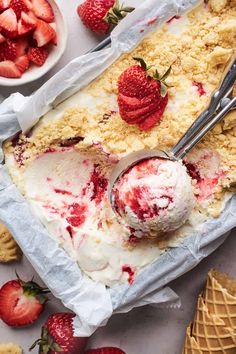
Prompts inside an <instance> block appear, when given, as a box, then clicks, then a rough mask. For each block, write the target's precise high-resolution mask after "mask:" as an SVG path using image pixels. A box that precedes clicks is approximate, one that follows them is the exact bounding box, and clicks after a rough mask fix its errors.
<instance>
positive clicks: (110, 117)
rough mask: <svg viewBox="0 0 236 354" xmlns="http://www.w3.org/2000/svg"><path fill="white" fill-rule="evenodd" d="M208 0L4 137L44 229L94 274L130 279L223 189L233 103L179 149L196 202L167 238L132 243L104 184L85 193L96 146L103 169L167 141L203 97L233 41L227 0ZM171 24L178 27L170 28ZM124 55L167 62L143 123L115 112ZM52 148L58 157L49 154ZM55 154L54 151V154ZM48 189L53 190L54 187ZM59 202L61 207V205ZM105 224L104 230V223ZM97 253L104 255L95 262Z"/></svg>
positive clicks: (230, 156)
mask: <svg viewBox="0 0 236 354" xmlns="http://www.w3.org/2000/svg"><path fill="white" fill-rule="evenodd" d="M213 4H214V2H211V3H210V6H207V7H206V6H205V5H202V6H201V7H200V8H198V9H196V10H194V11H192V12H191V13H190V14H189V15H188V16H187V17H184V18H174V19H172V21H171V22H168V23H167V24H166V25H165V26H163V27H162V28H161V29H159V30H158V31H156V32H153V33H152V34H151V35H150V36H148V37H147V38H146V39H145V40H144V41H143V42H142V43H141V44H140V45H139V46H138V47H137V48H136V49H135V51H134V52H133V53H130V54H126V55H124V56H122V57H121V58H120V60H118V61H117V62H116V63H115V64H114V65H112V66H111V67H110V68H109V69H108V70H107V71H106V72H105V73H104V74H103V75H102V76H100V77H99V78H98V79H96V80H95V81H94V82H93V83H91V84H90V85H89V86H88V87H86V88H85V89H83V90H82V91H80V92H79V93H78V94H76V95H74V96H73V97H72V98H70V99H68V100H67V101H66V102H65V103H63V104H61V105H59V106H58V107H57V108H56V109H55V110H53V111H51V112H49V113H48V114H47V115H45V116H44V118H43V119H42V120H41V122H40V123H39V124H38V125H37V126H36V127H35V128H34V129H33V130H32V131H31V132H30V134H29V135H27V136H26V135H21V136H20V137H18V138H17V139H15V141H13V143H10V142H8V143H7V144H6V145H5V152H6V163H7V166H8V168H9V171H10V173H11V176H12V178H13V180H14V182H15V183H16V184H17V186H18V187H19V189H20V190H21V191H22V193H23V194H24V195H25V196H26V198H27V199H28V201H29V202H30V204H31V205H32V207H33V209H34V211H35V212H36V213H37V215H38V217H39V218H40V219H41V220H42V222H43V223H44V225H45V226H46V227H47V229H48V230H49V231H50V232H51V234H52V236H53V237H54V238H56V239H57V240H58V242H60V244H61V245H62V246H63V247H64V248H65V249H66V250H67V251H68V253H69V254H70V255H71V257H74V258H76V259H77V260H78V262H79V263H80V267H81V269H82V270H84V272H86V274H88V275H89V276H90V277H91V278H92V279H94V280H99V281H101V282H104V283H105V284H107V285H111V284H114V283H116V282H123V281H127V280H129V281H130V282H132V280H133V278H134V277H135V275H136V274H138V273H139V272H140V271H141V270H142V269H143V267H145V266H146V265H147V264H150V263H151V262H152V261H153V260H154V259H157V258H158V256H159V255H160V249H162V248H164V247H167V246H168V245H170V244H173V240H174V241H175V240H176V239H178V240H181V237H183V236H185V235H186V234H189V233H191V232H192V231H193V229H196V227H197V225H198V224H201V223H202V222H203V221H205V220H206V219H207V218H208V217H209V216H210V215H212V216H218V215H219V213H220V211H221V210H222V207H223V204H222V201H223V200H224V197H225V192H226V191H227V192H228V191H230V193H231V187H232V186H233V184H234V183H235V180H236V176H235V161H236V160H235V155H236V151H235V128H234V122H235V115H234V113H233V114H231V115H229V116H228V117H227V118H226V119H225V120H224V121H223V122H222V123H221V124H219V125H218V126H217V127H216V128H215V129H214V131H212V132H211V133H209V134H208V136H207V138H206V139H205V140H203V141H202V142H201V143H200V144H199V145H198V147H197V148H196V149H195V150H194V151H193V152H192V153H191V154H190V155H189V156H188V158H187V161H186V165H187V168H188V170H189V173H190V175H191V177H192V180H193V185H194V188H195V196H196V206H195V209H194V212H193V213H192V214H191V215H190V218H189V220H188V222H187V223H186V225H184V227H183V228H181V229H179V230H178V232H177V233H175V234H172V235H171V236H172V238H171V241H170V240H169V239H167V240H165V241H164V242H163V244H162V245H160V244H154V243H150V242H146V243H139V242H138V243H137V242H136V241H137V240H136V238H134V237H133V235H132V230H128V231H127V230H126V229H125V228H121V226H120V225H118V224H117V222H116V220H115V219H114V218H113V215H112V214H110V213H111V210H110V209H109V207H108V206H107V204H106V203H107V196H106V193H105V194H104V195H103V198H102V199H101V202H100V207H97V206H95V204H96V202H95V199H93V200H89V198H90V199H91V198H92V193H93V192H92V191H93V189H94V185H93V182H92V181H91V174H92V173H93V171H94V167H95V166H94V161H96V160H98V159H99V161H100V159H101V155H102V156H104V159H103V161H102V162H100V166H101V167H100V169H101V170H102V171H103V170H104V171H106V173H108V172H109V168H111V165H112V164H114V163H115V162H116V160H117V159H118V158H119V157H120V156H123V155H124V154H126V153H128V152H131V151H134V150H139V149H143V148H155V147H157V146H158V147H159V148H163V149H164V150H166V149H168V148H170V147H171V146H172V145H174V143H176V141H177V139H178V138H179V137H180V136H181V135H182V134H183V133H184V131H185V130H186V129H187V127H188V126H189V125H190V124H191V123H192V121H193V120H194V119H195V118H196V116H197V114H199V113H200V112H201V111H202V110H203V109H204V108H205V106H206V105H207V103H208V101H209V97H210V95H211V93H212V91H213V90H214V89H215V88H216V87H217V86H218V85H219V81H220V79H221V76H222V73H223V71H224V68H225V66H226V63H227V62H228V60H229V58H230V57H231V55H232V52H233V48H232V43H235V42H234V41H233V38H234V37H235V25H234V23H235V22H234V19H235V15H236V13H235V6H234V4H233V3H232V2H227V3H226V2H225V4H224V6H223V8H222V9H220V10H219V8H218V7H217V8H215V7H214V6H213ZM232 20H233V22H232ZM177 24H178V25H177ZM173 26H177V27H178V28H180V29H181V30H180V31H176V30H175V27H173ZM196 28H198V31H196ZM132 56H142V57H144V58H145V60H146V61H147V62H148V63H149V64H153V65H154V64H155V65H157V66H158V69H159V71H161V72H164V71H165V69H166V67H168V66H169V65H170V64H172V67H173V73H172V75H171V76H170V78H169V84H170V85H171V86H172V88H171V89H170V99H169V104H168V106H167V109H166V111H165V113H164V116H163V119H162V122H161V123H160V125H158V126H156V127H155V128H153V129H152V130H150V131H148V132H145V133H143V132H140V131H139V129H138V128H136V127H134V126H130V125H128V124H126V123H125V122H124V121H122V120H121V119H120V117H119V114H118V107H117V102H116V93H117V79H118V77H119V75H120V74H121V73H122V72H123V71H124V70H125V69H126V68H127V67H129V66H130V65H132V64H133V60H132ZM58 154H59V156H60V158H57V156H58ZM84 154H89V156H90V157H89V158H88V165H89V166H88V167H86V169H85V170H84V171H85V172H86V173H85V174H84V171H83V169H84V166H83V163H81V161H83V160H82V159H83V158H84ZM65 156H67V157H66V158H65ZM68 156H69V157H68ZM75 156H76V157H75ZM86 156H87V155H86ZM44 159H45V160H44ZM55 160H56V161H58V160H59V161H58V162H57V163H56V162H55ZM41 161H42V162H41ZM45 161H46V163H45ZM79 166H80V167H79ZM82 167H83V168H82ZM39 171H41V172H40V173H39ZM43 171H45V174H43ZM68 171H69V172H68ZM75 171H76V172H77V171H78V173H80V174H79V178H80V180H81V181H84V182H83V183H82V182H81V183H79V184H77V183H78V182H76V183H75V184H73V183H74V182H73V178H72V182H73V183H72V184H73V187H71V186H65V183H66V180H64V179H63V178H64V177H63V178H62V175H63V176H66V178H67V176H69V175H71V176H73V174H74V173H75ZM104 173H105V172H104ZM51 175H52V176H54V178H55V177H57V178H56V180H57V182H56V185H52V184H51V181H50V180H47V181H46V182H45V178H49V179H50V178H52V177H51ZM40 176H41V177H40ZM103 176H104V174H103ZM106 176H107V175H106V174H105V177H106ZM39 177H40V178H41V179H40V178H39ZM37 178H39V181H40V183H39V184H38V189H39V190H41V191H42V192H43V193H42V194H43V195H44V199H43V200H37V196H36V200H35V190H34V188H32V187H33V186H34V184H35V181H36V180H37ZM62 181H63V183H62ZM64 182H65V183H64ZM70 182H71V181H70V178H69V183H70ZM88 183H90V187H89V188H88V190H87V192H86V193H85V195H84V196H82V197H83V198H85V201H86V203H87V206H88V210H89V213H87V211H86V210H83V208H82V209H81V208H77V205H75V204H76V203H77V204H79V203H80V202H82V201H83V198H82V199H81V193H82V190H83V188H84V187H86V185H87V184H88ZM82 185H83V187H82ZM65 187H66V188H65ZM55 189H57V190H58V189H59V190H61V191H63V192H60V193H56V192H55ZM75 189H76V191H75ZM103 189H105V187H104V185H103ZM70 193H71V194H70ZM78 193H79V195H80V196H79V197H78ZM48 201H50V203H51V202H53V208H54V207H55V208H57V209H58V208H59V210H60V211H59V212H57V213H53V212H52V211H53V208H51V211H50V208H48V207H45V206H46V205H47V203H48ZM64 203H66V204H64ZM105 206H107V207H105ZM62 207H64V209H65V210H64V209H63V211H61V208H62ZM85 209H86V207H85ZM78 210H79V215H81V214H82V211H83V213H84V214H86V215H84V221H83V224H80V222H81V221H80V222H79V221H78V220H77V222H78V223H79V224H80V225H79V224H78V225H77V226H74V225H72V224H74V221H75V219H74V218H77V212H78ZM105 212H106V213H108V215H111V216H110V217H111V220H112V221H111V224H112V225H109V229H104V227H103V228H102V230H99V227H100V226H101V225H100V224H99V222H98V221H99V217H98V215H99V213H101V214H100V215H102V222H103V223H104V221H106V220H107V215H106V214H104V213H105ZM64 213H65V214H64ZM58 215H59V216H58ZM90 216H91V219H90ZM94 220H95V222H94ZM108 220H109V218H108ZM71 223H72V224H71ZM104 224H105V225H106V223H104ZM106 226H107V225H106ZM69 227H73V228H76V236H73V235H72V232H71V230H70V229H69ZM83 227H84V229H83ZM118 228H121V229H120V231H119V232H118V231H116V230H118ZM58 230H59V231H58ZM107 230H112V233H110V232H107ZM114 230H115V231H114ZM85 231H86V237H85V239H86V242H85V243H84V244H83V242H82V241H83V240H82V239H83V236H82V235H83V233H84V232H85ZM61 234H62V236H61ZM97 235H100V239H101V242H100V243H96V238H97ZM101 235H102V236H101ZM117 235H118V237H117ZM71 236H72V237H71ZM65 238H66V241H65ZM127 240H131V241H132V242H131V244H130V242H129V244H128V245H127ZM72 241H73V242H72ZM109 242H110V245H109ZM107 244H108V245H109V246H107ZM74 245H76V246H74ZM81 245H82V247H81ZM78 248H79V251H78ZM82 250H83V252H84V253H83V252H82ZM111 250H112V251H111ZM79 252H81V253H80V254H79ZM116 252H117V253H118V255H116V254H117V253H116ZM82 253H83V256H82ZM144 253H145V257H144ZM131 254H132V255H134V257H133V258H131V257H130V255H131ZM84 255H85V256H84ZM114 255H116V256H114ZM84 257H85V258H86V259H87V258H88V259H90V258H92V261H93V264H92V265H91V264H90V263H89V262H87V263H86V262H85V261H84V262H83V259H84ZM106 257H107V259H108V262H107V263H106V262H104V258H106ZM114 258H115V261H114ZM127 260H128V262H127ZM136 264H138V266H136ZM94 267H95V268H94ZM134 269H135V271H134Z"/></svg>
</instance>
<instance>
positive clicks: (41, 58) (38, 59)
mask: <svg viewBox="0 0 236 354" xmlns="http://www.w3.org/2000/svg"><path fill="white" fill-rule="evenodd" d="M48 54H49V53H48V50H47V49H46V48H30V49H29V52H28V58H29V60H30V61H32V62H33V63H34V64H35V65H37V66H42V65H43V64H44V63H45V61H46V59H47V57H48Z"/></svg>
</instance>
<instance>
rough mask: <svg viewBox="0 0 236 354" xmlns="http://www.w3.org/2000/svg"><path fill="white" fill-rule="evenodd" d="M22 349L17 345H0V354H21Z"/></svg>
mask: <svg viewBox="0 0 236 354" xmlns="http://www.w3.org/2000/svg"><path fill="white" fill-rule="evenodd" d="M22 353H23V352H22V349H21V347H20V346H19V345H17V344H13V343H7V344H0V354H22Z"/></svg>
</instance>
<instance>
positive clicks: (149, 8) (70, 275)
mask: <svg viewBox="0 0 236 354" xmlns="http://www.w3.org/2000/svg"><path fill="white" fill-rule="evenodd" d="M198 2H199V1H198V0H191V1H188V0H147V1H145V2H143V3H142V4H141V5H140V6H139V7H138V8H137V9H136V10H135V11H134V12H133V13H131V14H130V15H129V16H127V18H125V19H124V20H123V21H122V22H121V23H120V24H119V25H118V27H117V28H116V29H115V30H114V31H113V33H112V45H111V48H108V49H104V50H102V51H100V52H98V53H90V54H86V55H84V56H81V57H79V58H77V59H74V60H72V61H71V62H70V63H69V64H68V65H67V66H66V67H65V68H64V69H63V70H61V71H60V72H58V73H57V74H56V75H55V76H54V77H53V78H51V79H50V80H49V81H48V82H46V83H45V84H44V85H43V86H42V87H41V88H40V89H39V90H38V91H37V92H35V93H34V94H33V95H32V96H30V97H24V96H22V95H21V94H19V93H16V94H14V95H12V96H11V97H9V98H8V99H7V100H5V101H4V102H3V103H2V104H1V105H0V161H3V163H2V165H0V220H1V221H2V222H3V223H5V224H6V226H7V227H8V228H9V230H10V231H11V232H12V233H13V235H14V237H15V239H16V241H17V242H18V243H19V245H20V247H21V248H22V250H23V251H24V253H25V255H26V256H27V258H28V259H29V260H30V262H31V263H32V265H33V266H34V268H35V270H36V271H37V272H38V274H39V275H40V276H41V278H42V279H43V280H44V282H45V283H46V284H47V286H48V287H49V288H50V289H51V291H52V293H53V294H54V295H55V296H56V297H58V298H60V299H61V300H62V302H63V304H64V305H65V306H67V307H68V308H69V309H71V310H72V311H74V312H75V313H76V314H77V315H78V316H77V317H76V320H75V322H74V326H75V330H76V334H77V335H84V336H89V335H91V334H92V333H93V332H94V331H95V330H96V328H98V327H99V326H102V325H105V323H106V322H107V320H108V319H109V318H110V316H111V315H112V313H119V312H127V311H130V310H131V309H132V308H134V307H137V306H143V305H146V304H159V305H162V304H165V305H169V306H177V305H179V298H178V296H177V295H176V294H175V293H174V292H173V291H172V290H171V289H170V288H169V287H167V286H166V284H168V283H169V282H170V281H171V280H173V279H176V278H177V277H179V276H180V275H181V274H183V273H185V272H187V271H188V270H190V269H191V268H193V267H194V266H196V265H197V264H198V263H199V262H200V261H201V259H203V258H204V257H206V256H207V255H209V254H210V253H211V252H213V251H214V250H215V249H216V248H217V247H218V246H219V245H220V244H221V243H222V242H223V241H224V240H225V238H226V235H225V233H226V232H228V231H230V230H231V229H232V228H233V227H234V226H236V197H233V198H232V199H231V200H230V201H229V202H228V204H227V207H226V208H225V210H224V212H223V213H222V215H221V216H220V217H219V218H218V219H216V220H213V221H210V222H208V223H206V224H205V225H204V229H203V230H202V231H201V233H195V234H194V235H191V237H188V238H187V239H185V240H184V242H183V243H182V244H181V245H180V246H179V247H175V248H171V249H170V250H169V251H168V252H166V253H164V254H163V255H162V256H161V257H160V258H159V259H158V260H157V261H155V262H154V263H152V264H151V265H150V266H148V267H146V268H145V270H144V271H143V272H141V273H140V274H139V275H138V276H137V277H136V279H135V281H134V283H133V284H132V285H128V284H127V285H116V286H113V287H112V288H109V289H108V288H106V287H105V286H104V285H103V284H100V283H95V282H94V281H92V280H91V279H89V278H88V277H87V276H86V275H84V274H83V273H82V272H81V271H80V269H79V267H78V265H77V263H76V262H75V261H73V260H72V259H71V258H70V257H69V256H68V255H67V254H66V253H65V251H64V250H63V249H62V248H60V246H59V245H58V243H57V242H56V241H55V240H54V239H52V238H51V237H50V235H49V234H48V232H47V231H46V229H45V228H44V226H43V225H42V224H41V223H40V221H39V220H37V219H36V218H35V217H34V216H33V215H32V213H31V211H30V207H29V205H28V203H27V202H26V200H25V199H24V198H23V197H22V195H21V194H20V192H19V191H18V189H17V188H16V186H15V185H14V184H13V183H12V181H11V179H10V177H9V175H8V173H7V170H6V167H5V166H4V156H3V152H2V150H1V145H2V143H3V142H4V140H6V139H7V138H9V137H12V136H13V135H14V134H16V133H17V132H18V131H19V130H23V131H27V130H28V129H29V128H31V127H32V126H33V125H34V124H35V123H37V121H38V119H39V118H40V117H41V116H42V115H44V114H45V113H46V112H48V111H49V110H50V109H51V108H52V107H55V106H56V105H57V104H58V103H59V102H61V101H63V100H64V99H65V98H67V97H69V96H71V95H72V94H73V93H75V92H76V91H78V90H79V89H80V88H81V87H83V86H85V85H86V84H88V83H89V82H90V81H91V80H93V79H94V78H95V77H97V76H98V75H99V74H101V73H102V72H103V71H104V70H105V69H106V68H107V67H108V66H109V65H110V64H111V63H112V62H114V61H115V60H116V59H117V58H118V57H119V56H120V55H121V54H122V53H124V52H127V51H130V50H132V48H134V47H135V46H136V45H137V43H138V42H140V41H141V40H142V38H143V37H144V35H145V34H147V33H148V32H150V31H151V30H152V29H154V28H156V27H157V26H160V24H161V23H163V22H164V21H166V20H167V19H169V18H171V17H172V16H174V15H178V14H181V13H183V12H185V11H187V10H189V9H192V8H193V7H194V6H195V5H197V4H198ZM156 17H157V18H158V22H157V24H154V25H153V26H144V24H145V23H147V22H148V21H149V20H151V19H153V18H156ZM143 28H144V29H145V31H144V32H140V29H143ZM222 235H224V236H222Z"/></svg>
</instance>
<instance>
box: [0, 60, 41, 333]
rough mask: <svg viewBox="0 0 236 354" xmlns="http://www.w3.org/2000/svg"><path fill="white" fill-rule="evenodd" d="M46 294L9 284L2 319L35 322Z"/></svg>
mask: <svg viewBox="0 0 236 354" xmlns="http://www.w3.org/2000/svg"><path fill="white" fill-rule="evenodd" d="M13 64H14V63H13ZM14 65H15V64H14ZM17 70H18V69H17ZM19 72H20V71H19ZM46 292H47V290H46V289H43V288H41V287H39V286H38V285H37V284H36V283H34V282H33V281H31V282H27V283H26V282H23V281H22V280H21V279H18V280H11V281H9V282H7V283H6V284H4V285H3V287H2V288H1V289H0V318H1V319H2V320H3V321H4V322H5V323H6V324H8V325H9V326H23V325H28V324H30V323H32V322H34V321H35V320H37V319H38V317H39V315H40V314H41V312H42V311H43V309H44V304H45V302H46V301H47V298H46V297H45V296H44V294H45V293H46Z"/></svg>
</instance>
